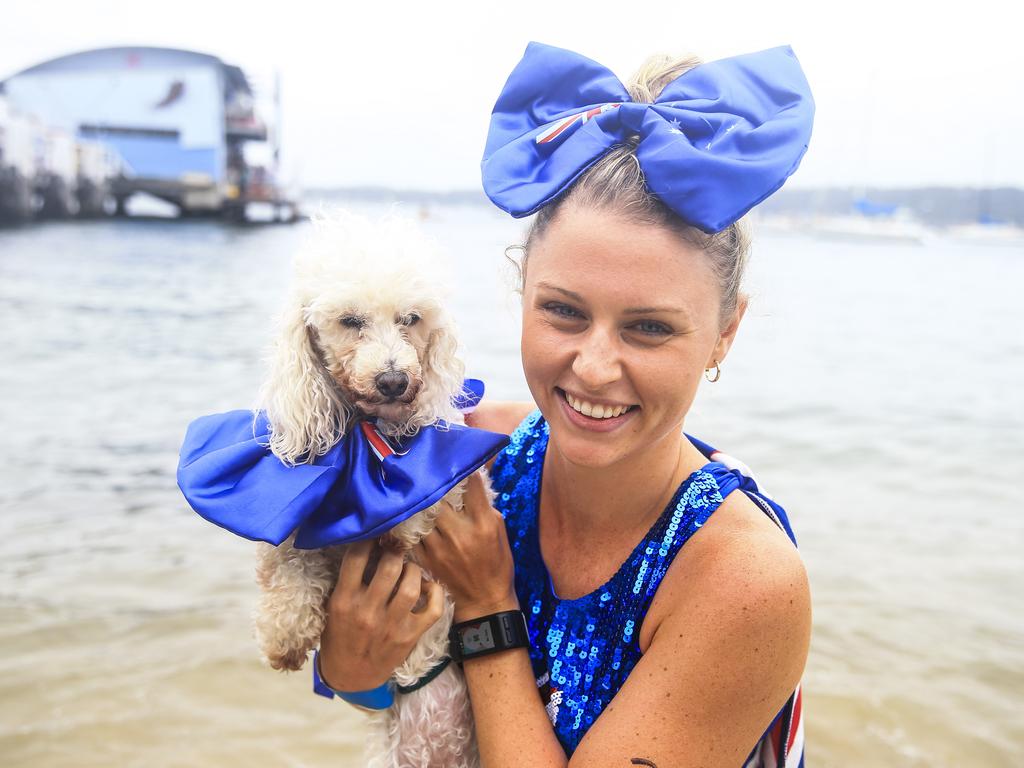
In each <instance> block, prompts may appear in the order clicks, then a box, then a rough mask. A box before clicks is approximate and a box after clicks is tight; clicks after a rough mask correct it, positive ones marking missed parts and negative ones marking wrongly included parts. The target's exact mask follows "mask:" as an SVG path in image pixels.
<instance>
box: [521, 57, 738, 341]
mask: <svg viewBox="0 0 1024 768" xmlns="http://www.w3.org/2000/svg"><path fill="white" fill-rule="evenodd" d="M701 63H702V60H701V59H700V58H698V57H696V56H682V57H677V58H672V57H670V56H667V55H665V54H656V55H654V56H651V57H650V58H648V59H647V60H646V61H645V62H644V63H643V64H642V65H641V66H640V69H638V70H637V72H636V74H634V75H633V77H632V78H631V80H630V82H629V83H628V84H627V85H626V89H627V90H628V91H629V96H630V98H631V99H632V100H633V101H634V102H637V103H651V102H653V101H654V100H655V99H656V98H657V97H658V94H660V93H661V91H662V89H663V88H664V87H665V86H666V85H668V84H669V83H671V82H672V81H673V80H675V79H676V78H677V77H679V76H680V75H682V74H683V73H684V72H686V71H688V70H690V69H693V68H694V67H696V66H697V65H698V64H701ZM638 140H639V138H638V137H637V136H635V135H634V136H631V137H630V138H629V139H628V140H627V141H626V143H625V144H622V145H619V146H616V147H614V148H612V149H611V150H610V151H609V152H607V153H606V154H605V155H603V156H602V157H601V158H600V159H599V160H597V162H595V163H594V164H593V165H592V166H591V167H590V168H588V169H587V170H586V171H585V172H584V173H583V174H582V175H581V176H580V178H579V179H578V180H577V181H576V182H575V183H574V184H573V185H572V186H571V187H570V188H569V190H568V191H567V192H566V193H564V194H563V195H561V196H560V197H559V198H558V199H556V200H554V201H553V202H551V203H549V204H548V205H546V206H544V208H542V209H541V210H540V211H538V212H537V215H536V216H535V217H534V219H533V222H532V224H531V225H530V229H529V231H528V233H527V236H526V243H525V244H524V245H523V246H522V247H521V248H520V250H521V251H522V256H521V260H520V261H519V262H516V261H515V260H514V259H511V257H509V258H510V260H511V261H513V264H515V266H516V268H517V269H518V272H519V281H520V283H519V284H520V290H521V288H522V281H523V280H524V279H525V276H526V260H527V257H528V256H529V253H530V248H531V247H532V246H533V245H534V244H535V243H536V242H537V241H538V240H539V239H540V238H541V237H542V236H543V235H544V232H545V231H546V230H547V228H548V227H549V226H550V225H551V222H552V221H554V220H555V218H556V217H557V215H558V212H559V210H561V208H562V206H563V205H564V204H567V203H569V204H572V205H578V206H580V207H581V208H589V209H599V210H606V211H613V212H616V213H619V214H621V215H622V216H624V217H626V218H627V219H628V220H630V221H633V222H635V223H638V224H650V225H653V226H662V227H665V228H666V229H669V230H670V231H672V232H674V233H675V234H677V235H678V236H679V237H680V238H681V239H682V240H683V241H684V242H686V243H688V244H690V245H692V246H694V247H697V248H699V249H700V250H701V251H703V252H704V254H705V255H706V256H707V257H708V259H709V261H710V264H711V267H712V269H713V270H714V273H715V276H716V277H717V278H718V283H719V287H720V299H721V303H720V310H719V323H720V324H721V325H722V326H723V327H724V326H725V325H726V324H727V323H728V321H729V319H730V318H731V317H732V315H733V313H734V312H735V311H736V307H737V305H738V303H739V300H740V295H741V292H740V287H741V284H742V282H743V273H744V271H745V269H746V264H747V259H748V257H749V254H750V242H751V238H750V230H749V227H748V226H747V223H746V221H745V220H743V219H740V220H739V221H737V222H735V223H733V224H730V225H729V226H728V227H726V228H725V229H723V230H722V231H721V232H718V233H715V234H711V235H709V234H707V233H705V232H702V231H701V230H699V229H698V228H697V227H694V226H693V225H691V224H688V223H686V222H685V221H683V220H682V219H681V218H680V217H679V215H678V214H676V213H675V212H673V211H672V210H671V209H669V208H668V207H667V206H666V205H665V204H664V203H662V202H661V200H659V199H658V198H657V197H656V196H655V195H654V194H653V193H651V191H650V190H648V189H647V184H646V181H645V179H644V172H643V170H642V169H641V168H640V163H639V161H638V160H637V157H636V146H637V143H638Z"/></svg>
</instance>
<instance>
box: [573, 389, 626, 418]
mask: <svg viewBox="0 0 1024 768" xmlns="http://www.w3.org/2000/svg"><path fill="white" fill-rule="evenodd" d="M565 399H566V401H567V402H568V403H569V405H571V406H572V408H573V410H574V411H578V412H579V413H582V414H583V415H584V416H589V417H590V418H592V419H614V418H615V417H616V416H621V415H622V414H624V413H625V412H626V411H628V410H629V406H628V405H615V406H612V405H594V404H593V403H588V402H587V401H585V400H577V399H576V398H575V397H573V396H572V395H570V394H569V393H568V392H566V393H565Z"/></svg>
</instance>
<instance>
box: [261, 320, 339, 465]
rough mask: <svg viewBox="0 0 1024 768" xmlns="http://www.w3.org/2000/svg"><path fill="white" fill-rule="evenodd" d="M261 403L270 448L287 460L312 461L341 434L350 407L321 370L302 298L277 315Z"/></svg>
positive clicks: (293, 462)
mask: <svg viewBox="0 0 1024 768" xmlns="http://www.w3.org/2000/svg"><path fill="white" fill-rule="evenodd" d="M260 404H261V407H262V408H263V409H264V410H266V413H267V420H268V421H269V422H270V450H271V451H273V453H274V455H276V456H277V457H278V458H279V459H281V461H283V462H284V463H286V464H301V463H307V462H312V461H313V460H314V459H315V458H316V457H317V456H322V455H323V454H325V453H327V451H328V450H330V449H331V447H332V446H333V445H334V444H335V443H337V442H338V440H340V439H341V437H342V436H343V435H344V434H345V428H346V426H347V422H348V419H349V413H350V410H349V406H348V405H347V404H346V403H345V402H344V400H343V399H342V397H341V394H340V393H339V392H338V388H337V387H336V386H334V383H333V381H332V380H331V378H330V376H329V375H328V373H327V371H326V370H325V369H324V366H323V363H322V362H321V360H320V353H319V351H318V350H317V347H316V330H315V329H314V328H313V327H312V326H311V325H309V324H308V322H307V318H306V311H305V308H304V307H303V305H302V304H301V302H297V301H296V302H293V303H292V305H291V306H290V307H289V308H288V309H287V310H286V311H285V312H284V313H283V314H282V315H281V317H280V319H279V329H278V334H277V337H276V339H275V340H274V346H273V349H272V351H271V356H270V370H269V372H268V376H267V379H266V382H265V384H264V385H263V388H262V390H261V391H260Z"/></svg>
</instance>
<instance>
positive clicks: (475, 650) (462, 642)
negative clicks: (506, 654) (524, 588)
mask: <svg viewBox="0 0 1024 768" xmlns="http://www.w3.org/2000/svg"><path fill="white" fill-rule="evenodd" d="M448 640H449V648H448V654H449V655H450V656H451V657H452V658H453V659H454V660H455V661H457V662H459V663H460V664H461V663H462V662H463V661H465V660H466V659H475V658H476V657H477V656H486V655H487V654H489V653H497V652H498V651H507V650H508V649H510V648H529V647H530V637H529V635H528V634H527V632H526V616H524V615H523V612H522V611H499V612H498V613H492V614H491V615H490V616H481V617H480V618H479V619H473V620H472V621H460V622H459V623H458V624H453V625H452V628H451V629H450V630H449V631H448Z"/></svg>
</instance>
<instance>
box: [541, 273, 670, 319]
mask: <svg viewBox="0 0 1024 768" xmlns="http://www.w3.org/2000/svg"><path fill="white" fill-rule="evenodd" d="M537 287H538V288H548V289H550V290H552V291H558V292H559V293H561V294H564V295H566V296H568V297H569V298H570V299H572V300H574V301H578V302H579V303H580V304H586V301H584V300H583V297H582V296H580V295H579V294H578V293H576V292H575V291H569V290H566V289H565V288H559V287H558V286H557V285H552V284H551V283H545V282H544V281H541V282H539V283H537ZM656 312H670V313H672V314H676V315H686V314H688V313H687V312H686V310H685V309H683V308H681V307H630V308H629V309H626V310H623V312H622V313H623V314H624V315H650V314H654V313H656Z"/></svg>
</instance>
